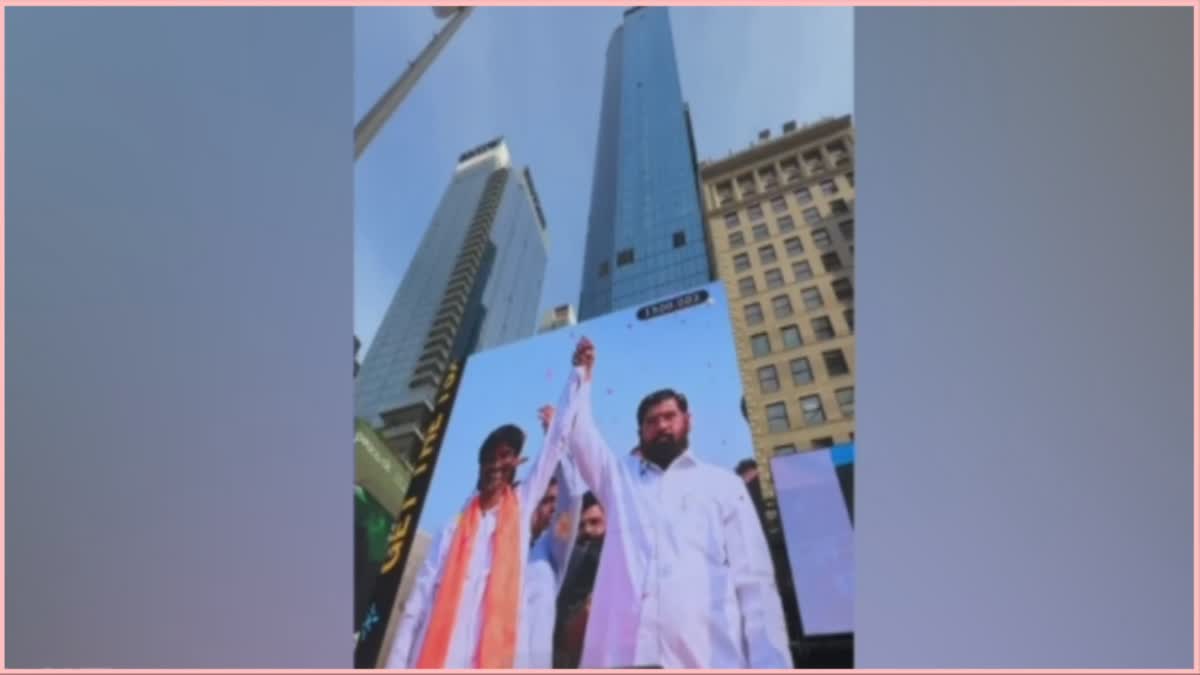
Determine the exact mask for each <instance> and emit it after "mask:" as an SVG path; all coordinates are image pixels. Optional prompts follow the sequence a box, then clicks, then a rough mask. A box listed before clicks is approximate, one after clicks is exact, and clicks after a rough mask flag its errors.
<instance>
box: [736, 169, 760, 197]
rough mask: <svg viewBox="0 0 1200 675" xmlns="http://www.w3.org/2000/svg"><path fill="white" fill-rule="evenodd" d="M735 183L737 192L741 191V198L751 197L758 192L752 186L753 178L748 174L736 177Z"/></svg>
mask: <svg viewBox="0 0 1200 675" xmlns="http://www.w3.org/2000/svg"><path fill="white" fill-rule="evenodd" d="M737 182H738V190H741V192H742V196H743V197H745V196H746V195H752V194H754V193H755V192H757V191H758V189H757V188H756V187H755V185H754V176H752V175H750V174H745V175H742V176H738V179H737Z"/></svg>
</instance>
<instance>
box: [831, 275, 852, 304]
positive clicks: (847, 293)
mask: <svg viewBox="0 0 1200 675" xmlns="http://www.w3.org/2000/svg"><path fill="white" fill-rule="evenodd" d="M833 295H834V297H836V298H837V299H838V300H841V301H842V302H849V301H851V300H853V299H854V286H852V285H851V284H850V280H849V279H838V280H836V281H834V282H833Z"/></svg>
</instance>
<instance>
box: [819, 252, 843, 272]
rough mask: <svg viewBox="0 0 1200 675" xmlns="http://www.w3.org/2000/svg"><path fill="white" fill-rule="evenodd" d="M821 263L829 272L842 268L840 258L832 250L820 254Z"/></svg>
mask: <svg viewBox="0 0 1200 675" xmlns="http://www.w3.org/2000/svg"><path fill="white" fill-rule="evenodd" d="M821 264H822V265H824V266H825V271H826V272H830V273H832V272H837V271H839V270H841V269H842V259H841V258H839V257H838V254H837V253H835V252H833V251H830V252H829V253H826V254H825V255H822V256H821Z"/></svg>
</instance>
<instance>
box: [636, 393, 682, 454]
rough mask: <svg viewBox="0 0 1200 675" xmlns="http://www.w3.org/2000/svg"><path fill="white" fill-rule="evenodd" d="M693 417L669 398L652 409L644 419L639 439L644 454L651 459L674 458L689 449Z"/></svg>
mask: <svg viewBox="0 0 1200 675" xmlns="http://www.w3.org/2000/svg"><path fill="white" fill-rule="evenodd" d="M690 430H691V416H690V415H688V414H687V413H685V412H683V411H682V410H680V409H679V402H678V401H676V400H675V399H674V398H669V399H667V400H665V401H663V402H661V403H659V404H658V405H655V406H654V407H652V408H650V410H648V411H647V412H646V416H645V417H644V418H642V428H641V429H639V430H638V431H639V438H640V439H641V442H642V453H643V454H644V455H646V456H647V457H649V458H651V459H655V458H664V457H673V456H675V455H677V454H679V453H680V452H683V450H684V449H685V448H687V444H688V432H689V431H690Z"/></svg>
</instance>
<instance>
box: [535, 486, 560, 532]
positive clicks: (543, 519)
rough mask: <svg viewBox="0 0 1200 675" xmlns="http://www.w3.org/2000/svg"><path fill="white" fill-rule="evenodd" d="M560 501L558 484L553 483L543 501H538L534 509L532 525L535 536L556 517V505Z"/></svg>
mask: <svg viewBox="0 0 1200 675" xmlns="http://www.w3.org/2000/svg"><path fill="white" fill-rule="evenodd" d="M557 503H558V485H556V484H551V485H550V488H549V489H548V490H546V494H545V496H543V497H542V501H540V502H538V505H537V508H536V509H534V510H533V522H532V523H530V527H531V528H532V529H533V536H534V537H536V536H538V535H539V534H541V533H542V532H545V531H546V528H547V527H550V520H551V519H552V518H553V517H554V506H555V505H556V504H557Z"/></svg>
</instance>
